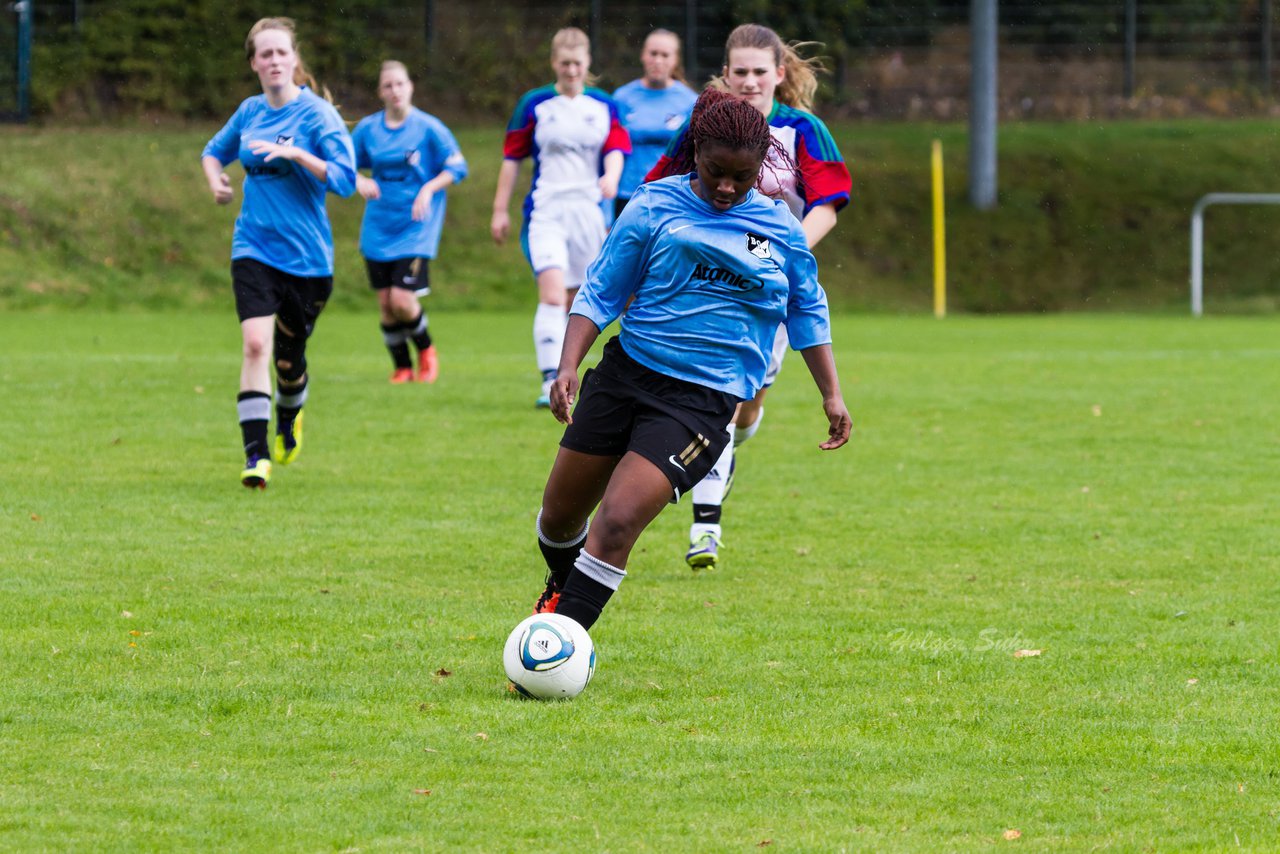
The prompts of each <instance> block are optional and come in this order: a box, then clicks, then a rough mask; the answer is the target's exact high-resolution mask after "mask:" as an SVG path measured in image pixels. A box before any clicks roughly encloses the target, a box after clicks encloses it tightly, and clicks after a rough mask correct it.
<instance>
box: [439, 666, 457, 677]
mask: <svg viewBox="0 0 1280 854" xmlns="http://www.w3.org/2000/svg"><path fill="white" fill-rule="evenodd" d="M436 675H437V676H439V677H440V678H441V679H443V678H444V677H446V676H452V675H453V671H452V670H445V669H444V668H443V667H441V668H440V669H439V670H437V671H436Z"/></svg>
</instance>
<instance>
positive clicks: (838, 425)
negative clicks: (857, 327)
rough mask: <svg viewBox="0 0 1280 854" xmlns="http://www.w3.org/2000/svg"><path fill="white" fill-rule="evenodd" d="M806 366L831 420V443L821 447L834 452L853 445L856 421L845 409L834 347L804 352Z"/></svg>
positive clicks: (828, 430)
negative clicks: (852, 439)
mask: <svg viewBox="0 0 1280 854" xmlns="http://www.w3.org/2000/svg"><path fill="white" fill-rule="evenodd" d="M800 355H802V356H804V363H805V366H806V367H808V369H809V374H810V375H811V376H812V377H813V381H814V383H815V384H816V385H817V386H818V391H820V392H822V411H823V412H824V413H826V416H827V441H825V442H823V443H822V444H820V445H818V447H819V448H821V449H822V450H824V451H834V450H835V449H836V448H839V447H840V446H841V445H843V444H845V443H846V442H848V441H849V433H850V432H852V431H853V419H852V418H850V417H849V410H848V408H847V407H846V406H845V405H844V396H843V395H841V393H840V377H839V376H838V375H837V374H836V361H835V358H834V357H833V356H832V355H831V345H830V344H819V345H818V346H817V347H809V348H807V349H804V350H801V351H800Z"/></svg>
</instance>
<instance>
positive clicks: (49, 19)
mask: <svg viewBox="0 0 1280 854" xmlns="http://www.w3.org/2000/svg"><path fill="white" fill-rule="evenodd" d="M4 2H5V0H0V3H4ZM1271 2H1272V0H1167V2H1162V3H1151V2H1143V3H1139V2H1137V0H1045V1H1044V2H1035V0H1017V2H1004V3H1001V5H1000V9H999V16H1000V44H1001V47H1000V65H999V94H1000V104H1001V111H1002V114H1003V116H1004V117H1005V118H1016V117H1028V118H1078V119H1079V118H1101V117H1115V116H1181V115H1206V114H1207V115H1235V114H1258V113H1265V112H1268V111H1271V110H1273V99H1272V90H1273V86H1272V76H1273V72H1272V67H1271V51H1272V47H1271V30H1272V28H1273V27H1272V16H1271ZM131 6H132V7H147V8H151V9H153V10H154V9H155V8H158V7H165V6H172V7H173V14H175V15H178V16H181V15H184V14H193V13H191V12H184V11H183V10H184V8H185V4H182V3H176V2H174V3H168V4H166V2H165V0H133V2H132V4H131V3H130V2H127V0H61V2H46V1H45V0H35V5H34V10H35V15H34V21H35V41H36V45H37V49H36V55H35V76H36V82H37V89H38V92H37V95H38V97H37V99H36V106H37V109H38V110H39V111H43V112H46V113H48V112H58V111H59V110H60V109H65V107H66V105H67V104H69V103H75V104H77V105H79V106H80V107H81V108H82V109H86V110H88V111H89V112H90V113H92V112H93V111H94V110H100V111H101V112H102V113H104V114H108V115H109V114H113V113H120V112H124V113H129V112H133V113H137V112H147V111H158V112H177V113H180V114H185V115H193V116H199V115H221V113H222V112H225V104H226V103H227V102H228V101H230V100H232V99H233V98H234V97H237V96H241V97H242V96H244V95H247V94H251V93H252V92H253V91H255V90H256V81H255V80H254V79H253V78H252V75H251V74H250V73H249V72H248V69H247V64H246V63H244V61H243V54H242V53H241V52H240V45H241V42H242V39H243V34H244V32H245V31H246V30H247V28H248V26H249V24H251V23H252V21H253V20H254V19H255V18H256V17H257V16H258V15H259V14H260V11H259V7H257V6H256V4H252V3H248V2H240V0H227V2H225V3H223V4H220V6H219V9H218V14H217V15H216V16H214V17H212V18H211V19H210V22H209V24H208V26H206V27H205V28H204V29H203V30H202V37H201V38H199V39H197V40H195V42H194V43H190V44H187V43H182V44H178V45H173V44H169V45H165V46H163V50H160V48H158V47H157V44H156V43H155V42H153V41H148V35H147V30H148V27H147V26H144V25H139V26H136V27H134V28H132V29H131V30H128V33H127V37H126V36H121V37H118V38H116V40H115V43H113V47H112V50H114V51H115V53H114V54H112V57H114V59H112V61H111V62H108V63H102V64H99V65H98V66H93V67H89V66H86V68H87V69H88V70H83V71H81V72H80V73H79V74H80V76H79V77H77V76H75V75H73V74H71V73H70V72H68V71H67V69H68V68H69V67H71V66H73V65H75V63H74V61H73V59H74V58H76V57H79V56H80V55H81V54H83V53H85V52H92V47H93V39H94V38H96V36H95V33H96V32H97V30H96V29H95V27H100V22H102V21H106V20H117V21H118V19H120V18H121V17H122V10H124V9H125V7H131ZM195 6H196V4H192V5H191V8H192V9H194V8H195ZM273 11H275V12H277V13H279V14H290V15H293V16H294V17H296V18H297V19H298V22H299V27H300V36H301V38H302V42H303V46H304V49H305V51H306V54H307V57H308V61H309V62H310V64H311V65H312V67H313V69H314V71H315V72H316V74H317V76H318V77H319V78H320V79H321V81H322V82H323V83H324V84H326V85H327V86H328V87H329V88H330V89H331V90H332V91H333V92H334V94H335V96H336V99H337V100H338V102H339V103H340V104H342V105H343V106H344V108H345V109H347V110H348V111H350V112H359V111H363V110H369V109H374V108H376V107H377V101H376V98H375V97H374V91H373V90H374V85H375V77H376V74H377V69H378V66H379V64H380V63H381V61H382V60H383V59H385V58H397V59H400V60H402V61H404V62H406V64H407V65H409V67H410V69H411V70H412V71H413V72H414V75H415V77H416V78H417V80H418V89H419V93H420V100H421V101H422V103H423V104H424V105H429V108H430V109H432V110H433V111H434V112H437V113H440V114H441V115H443V116H445V117H447V118H455V119H456V118H465V117H472V118H477V119H481V118H483V119H492V118H496V117H498V116H504V115H505V113H506V112H507V111H508V110H510V108H511V106H512V104H513V103H514V101H515V99H516V97H517V96H518V95H519V94H520V93H521V92H523V91H525V90H526V89H528V88H531V87H533V86H536V85H540V84H543V83H546V82H548V81H550V80H551V79H552V73H551V69H550V65H549V61H550V57H549V55H548V49H549V43H550V39H551V35H552V33H554V32H555V30H556V29H558V28H560V27H562V26H569V25H573V26H579V27H581V28H582V29H584V30H587V31H588V32H589V33H590V34H591V35H592V37H593V51H592V55H593V71H594V72H595V74H596V75H597V76H598V78H599V83H600V85H602V86H604V87H605V88H610V89H612V88H614V87H616V86H619V85H621V84H622V83H625V82H627V81H628V80H631V79H633V78H635V77H636V76H638V74H639V71H640V66H639V51H640V45H641V44H642V42H643V40H644V37H645V35H646V34H647V33H648V32H649V31H650V30H652V29H654V28H656V27H663V28H666V29H670V30H672V31H674V32H676V33H678V34H680V35H681V36H682V37H683V38H684V40H685V66H686V73H687V76H688V78H689V79H690V81H691V82H692V83H693V84H695V85H697V84H700V83H702V82H705V81H706V79H707V78H708V77H709V76H710V75H711V74H713V73H715V72H716V71H718V69H719V67H720V65H721V62H722V59H723V56H722V53H723V42H724V38H725V36H726V34H727V33H728V32H729V30H730V29H732V27H733V26H734V25H735V24H736V23H738V22H741V21H744V20H755V21H758V22H760V23H765V24H769V25H771V26H774V27H775V29H777V30H778V31H779V33H780V34H781V35H782V36H783V37H784V38H787V39H791V40H796V41H814V42H820V43H822V44H823V47H822V48H821V49H815V50H812V51H811V52H816V53H817V54H819V55H822V56H824V57H825V58H826V62H827V65H828V68H829V70H830V74H829V75H827V76H825V77H824V81H823V89H822V92H821V96H820V97H821V100H822V106H821V111H822V112H823V113H824V114H825V115H828V116H830V117H874V118H895V119H898V118H900V119H932V120H951V119H957V118H961V117H963V116H964V115H965V114H966V113H967V100H968V85H969V29H968V16H969V2H968V0H895V2H889V0H849V2H844V3H841V2H838V0H828V2H826V3H823V2H820V0H816V1H815V2H804V0H797V2H795V3H788V4H782V3H767V2H754V3H752V2H732V0H668V2H665V3H662V2H659V3H641V2H632V1H631V0H615V2H604V0H594V2H567V3H566V2H550V0H526V2H503V0H475V2H468V0H417V2H400V3H393V4H383V3H375V2H369V0H365V2H360V0H351V2H348V3H346V4H344V6H343V7H341V8H339V7H337V6H333V5H331V4H327V3H322V2H321V3H310V4H301V3H288V2H283V3H278V4H276V8H275V9H274V10H273ZM117 29H121V30H124V29H127V27H125V25H124V24H121V23H117ZM160 32H161V33H162V32H163V28H161V29H160ZM160 38H163V36H162V35H161V36H160ZM13 42H14V38H13V13H12V11H11V9H10V10H9V11H6V12H4V13H3V14H0V43H3V44H4V45H5V47H4V51H5V54H3V55H4V56H5V61H4V62H0V65H3V66H4V69H3V70H0V89H3V90H5V91H4V92H2V93H0V112H2V111H3V110H4V107H5V105H6V104H8V103H10V102H11V101H12V100H13V85H12V81H13V68H14V63H13V62H12V61H10V60H9V59H8V53H9V52H10V48H9V45H12V44H13ZM158 50H160V52H161V53H163V54H164V55H165V56H166V57H170V59H168V60H167V62H168V63H169V65H168V67H166V63H164V62H155V63H154V64H153V66H149V65H148V64H147V61H146V60H147V58H148V57H149V56H155V55H158V54H157V51H158ZM77 51H79V53H77ZM130 51H132V53H131V52H130ZM210 52H212V54H213V55H215V56H216V57H218V58H219V59H220V60H224V61H225V62H224V64H226V62H230V61H232V60H234V62H236V63H238V65H235V66H231V70H230V71H229V72H226V73H224V74H223V75H222V76H221V77H219V76H217V75H212V76H210V77H208V79H207V81H206V82H204V83H201V80H204V78H200V77H199V76H196V77H192V76H191V75H189V74H188V76H186V77H184V78H182V80H184V81H188V82H186V83H183V84H181V85H185V86H186V87H187V90H188V94H189V95H190V92H191V91H193V90H196V89H199V88H200V87H201V86H202V85H203V86H204V87H205V88H207V89H209V90H211V91H209V92H208V93H207V95H208V97H207V98H205V99H203V100H202V99H201V98H197V97H186V98H184V99H178V98H176V97H166V95H168V96H172V94H173V93H172V92H171V91H170V92H168V93H166V90H165V86H166V84H167V83H168V82H170V81H167V80H166V79H164V76H165V75H166V74H168V75H172V74H173V69H172V63H173V62H182V63H187V64H188V65H190V66H197V67H198V66H199V65H200V64H201V63H204V64H208V63H209V62H210V60H209V58H208V54H209V53H210ZM69 58H71V59H69ZM42 63H43V67H42ZM77 67H78V66H77ZM146 75H151V76H152V77H158V78H160V79H142V80H141V81H140V80H139V77H140V76H141V77H144V78H145V77H146ZM175 79H176V78H175ZM192 81H193V82H192ZM173 85H175V86H176V85H179V83H177V82H174V83H173ZM6 99H8V100H6ZM214 105H217V106H216V107H215V106H214Z"/></svg>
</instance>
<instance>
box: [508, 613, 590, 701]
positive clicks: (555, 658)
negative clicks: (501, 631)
mask: <svg viewBox="0 0 1280 854" xmlns="http://www.w3.org/2000/svg"><path fill="white" fill-rule="evenodd" d="M502 666H503V667H504V668H506V671H507V678H508V679H510V680H511V684H512V685H514V686H515V687H516V690H517V691H519V692H520V693H521V694H523V695H524V696H526V697H533V698H534V699H537V700H559V699H568V698H570V697H576V696H578V695H579V694H581V693H582V690H583V689H584V688H586V687H587V683H588V682H590V681H591V675H592V674H593V673H595V670H596V649H595V644H593V643H592V642H591V636H590V635H589V634H587V630H586V629H584V628H583V627H582V625H581V624H580V623H578V622H577V621H576V620H572V619H570V618H569V617H564V616H561V615H560V614H534V615H533V616H532V617H525V618H524V619H523V620H521V621H520V625H518V626H516V627H515V628H514V629H513V630H512V632H511V635H510V637H508V638H507V645H506V646H505V647H504V648H503V650H502Z"/></svg>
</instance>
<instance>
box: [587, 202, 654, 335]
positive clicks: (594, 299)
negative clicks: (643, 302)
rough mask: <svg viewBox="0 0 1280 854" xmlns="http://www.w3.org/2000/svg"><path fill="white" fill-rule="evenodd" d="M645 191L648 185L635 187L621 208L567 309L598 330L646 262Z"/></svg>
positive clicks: (621, 306)
mask: <svg viewBox="0 0 1280 854" xmlns="http://www.w3.org/2000/svg"><path fill="white" fill-rule="evenodd" d="M647 195H648V188H646V187H640V188H638V189H637V191H636V195H635V196H633V197H632V199H631V203H630V204H628V205H627V206H626V207H625V208H623V209H622V215H621V216H619V217H618V219H617V221H616V222H615V223H614V224H613V228H612V229H611V230H610V231H609V236H608V237H606V238H605V241H604V246H602V247H601V248H600V254H599V255H597V256H596V260H594V261H592V262H591V266H590V267H588V268H587V281H586V282H585V283H584V284H583V285H582V288H581V289H580V290H579V291H578V296H577V297H576V298H574V301H573V307H572V308H571V309H570V310H569V313H570V314H580V315H582V316H583V317H585V318H587V319H588V320H590V321H591V322H592V323H594V324H595V325H596V328H597V329H600V330H601V331H603V330H604V328H605V327H606V326H608V325H609V324H610V323H613V321H615V320H617V319H618V317H619V316H620V315H621V314H622V312H623V311H625V310H626V307H627V303H628V301H629V300H630V299H631V296H632V294H634V293H635V291H636V288H637V287H638V286H639V284H640V281H641V278H642V277H643V275H644V271H645V268H646V267H647V266H648V265H647V264H646V263H645V255H646V254H647V252H648V247H649V237H650V234H649V230H650V218H651V217H650V215H649V204H648V201H649V200H648V199H647V198H646V196H647Z"/></svg>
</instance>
